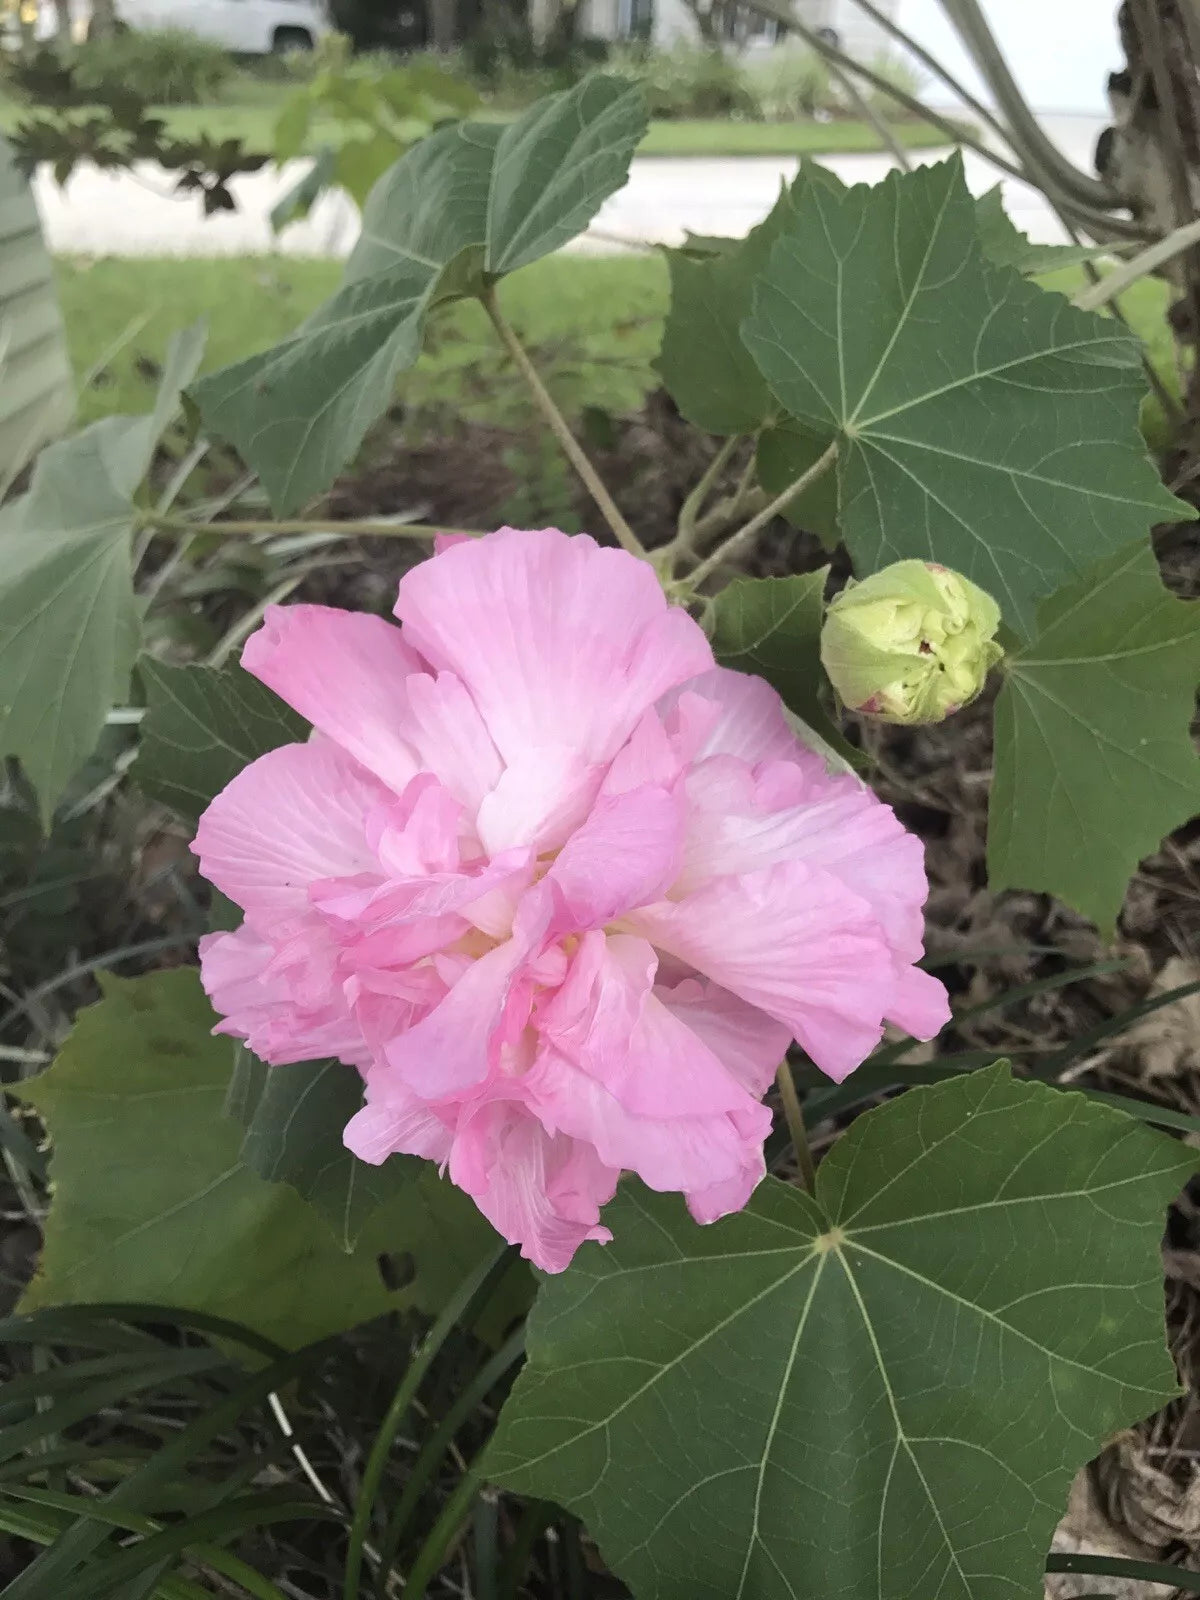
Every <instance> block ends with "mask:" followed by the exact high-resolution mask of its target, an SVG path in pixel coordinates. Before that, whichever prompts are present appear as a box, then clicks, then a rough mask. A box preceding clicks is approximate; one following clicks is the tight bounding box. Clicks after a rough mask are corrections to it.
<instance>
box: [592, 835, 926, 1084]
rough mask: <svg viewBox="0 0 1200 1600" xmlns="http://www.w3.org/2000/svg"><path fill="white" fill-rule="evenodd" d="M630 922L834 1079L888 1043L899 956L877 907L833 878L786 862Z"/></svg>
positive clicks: (630, 918) (721, 882)
mask: <svg viewBox="0 0 1200 1600" xmlns="http://www.w3.org/2000/svg"><path fill="white" fill-rule="evenodd" d="M624 922H625V925H626V926H627V927H628V928H629V929H630V930H631V931H632V932H634V933H637V934H641V935H642V936H643V937H644V938H646V939H649V940H650V941H651V943H653V944H655V945H657V946H658V947H659V948H660V949H663V950H666V951H669V952H670V953H671V954H672V955H675V956H678V957H679V959H680V960H682V961H686V962H688V963H689V964H690V965H691V966H693V967H694V968H695V969H696V970H697V971H698V972H700V973H702V974H703V975H704V976H705V977H708V978H711V979H712V980H713V982H714V983H717V984H720V986H721V987H722V988H725V989H729V990H731V991H732V992H733V993H734V994H736V995H739V996H740V997H741V998H742V999H743V1000H745V1001H748V1002H749V1004H750V1005H753V1006H757V1007H758V1008H759V1009H760V1010H762V1011H765V1012H766V1013H767V1014H768V1015H769V1016H772V1017H774V1018H775V1019H776V1020H777V1021H779V1022H783V1023H786V1024H787V1026H788V1027H789V1028H790V1029H791V1030H792V1033H793V1034H794V1036H795V1037H796V1039H798V1040H799V1042H800V1044H801V1045H802V1046H803V1047H804V1049H805V1050H807V1052H808V1054H809V1055H810V1056H811V1057H812V1059H813V1061H815V1062H816V1064H817V1066H818V1067H820V1068H821V1070H822V1071H823V1072H825V1073H827V1074H828V1075H829V1077H831V1078H834V1079H836V1080H838V1081H840V1080H841V1079H842V1078H844V1077H846V1076H847V1074H849V1073H851V1072H853V1071H854V1069H855V1067H857V1066H858V1065H859V1064H860V1063H861V1062H862V1061H863V1060H864V1059H865V1058H866V1056H867V1055H869V1054H870V1052H871V1050H872V1049H874V1047H875V1045H876V1044H877V1043H878V1042H879V1039H880V1036H881V1034H882V1031H883V1016H884V1009H885V1007H886V1005H887V1002H888V999H889V998H890V995H891V992H892V986H893V975H894V973H893V962H892V956H891V952H890V950H889V949H888V946H887V942H886V940H885V939H884V936H883V932H882V930H881V929H880V927H879V924H878V922H877V921H876V920H875V918H874V916H873V915H872V913H871V909H870V907H869V906H868V905H867V904H866V902H865V901H864V900H862V899H860V898H859V896H858V895H855V894H853V893H852V892H851V891H850V890H849V889H847V888H846V887H845V886H844V885H843V884H841V883H839V882H838V880H837V879H836V878H835V877H833V875H832V874H831V873H828V872H823V871H821V870H820V869H819V868H816V867H810V866H808V865H807V864H806V863H805V862H802V861H786V862H781V863H779V864H778V865H776V866H773V867H767V868H765V869H763V870H762V871H759V872H750V873H746V874H745V875H744V876H742V877H740V878H718V879H717V880H716V881H715V882H713V883H711V884H708V885H707V886H706V887H705V888H703V889H700V890H698V891H697V892H696V893H694V894H690V895H687V896H686V897H685V898H684V899H682V900H679V901H674V902H668V901H663V902H662V903H661V904H659V905H657V906H651V907H648V908H646V909H645V910H642V911H636V912H633V913H632V914H631V915H630V916H628V917H626V918H625V919H624Z"/></svg>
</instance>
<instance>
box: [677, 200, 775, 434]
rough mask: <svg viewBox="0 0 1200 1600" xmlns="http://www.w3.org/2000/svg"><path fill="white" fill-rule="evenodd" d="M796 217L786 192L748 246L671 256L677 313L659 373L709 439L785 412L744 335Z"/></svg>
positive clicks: (731, 243) (706, 243)
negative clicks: (776, 249)
mask: <svg viewBox="0 0 1200 1600" xmlns="http://www.w3.org/2000/svg"><path fill="white" fill-rule="evenodd" d="M793 211H794V198H793V191H792V190H789V189H784V190H783V191H782V192H781V194H780V196H779V199H778V200H777V201H776V202H775V204H774V206H773V207H772V209H771V213H770V215H769V216H768V217H767V218H766V219H765V220H764V221H763V222H760V223H759V225H758V226H757V227H756V228H752V229H751V231H750V233H749V234H748V235H747V236H746V238H745V239H744V240H741V241H735V240H732V239H728V240H716V239H708V240H700V241H696V242H695V243H690V244H689V245H687V246H685V247H684V248H683V249H682V250H672V251H670V252H669V254H668V256H667V261H668V263H669V265H670V270H671V311H670V315H669V316H668V318H667V324H666V327H665V328H664V329H663V343H662V352H661V354H660V355H659V358H658V370H659V372H660V373H661V374H662V380H663V383H664V384H665V385H666V388H667V390H668V392H669V393H670V395H671V398H672V400H674V402H675V404H676V405H677V406H678V407H679V409H680V411H681V412H682V413H683V415H684V416H685V417H686V418H687V420H688V421H689V422H691V423H694V424H695V426H696V427H697V428H703V429H704V431H705V432H706V433H719V434H730V433H753V432H754V431H755V430H757V429H758V428H761V427H764V426H765V425H766V424H767V423H769V422H771V421H773V420H774V418H775V416H776V415H777V414H778V412H779V407H778V406H777V405H776V402H775V400H774V397H773V396H772V394H771V391H770V390H769V389H768V388H767V385H766V382H765V380H764V379H763V377H762V374H761V373H760V372H759V370H758V367H757V366H756V365H755V363H754V361H753V359H752V358H751V355H750V352H749V351H748V350H747V349H746V347H745V345H744V344H743V343H742V335H741V329H742V323H743V322H744V321H745V319H746V317H748V316H749V314H750V305H751V294H752V292H753V289H754V284H755V281H756V280H757V279H758V277H759V276H760V274H761V273H762V272H763V271H764V270H765V269H766V265H767V262H768V260H769V259H770V255H771V250H772V248H773V246H774V244H775V241H776V240H777V239H778V238H779V236H780V235H781V233H782V232H783V230H784V228H785V227H786V226H787V224H788V222H789V220H790V219H791V217H792V214H793ZM701 328H703V329H704V336H703V337H699V336H698V335H699V330H700V329H701Z"/></svg>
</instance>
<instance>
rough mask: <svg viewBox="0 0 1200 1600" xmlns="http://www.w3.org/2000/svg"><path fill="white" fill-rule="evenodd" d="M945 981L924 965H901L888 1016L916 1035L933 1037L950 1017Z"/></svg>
mask: <svg viewBox="0 0 1200 1600" xmlns="http://www.w3.org/2000/svg"><path fill="white" fill-rule="evenodd" d="M950 1016H951V1012H950V997H949V996H948V995H947V993H946V989H945V985H944V984H942V983H939V981H938V980H937V979H936V978H935V977H934V976H933V974H932V973H930V972H925V971H924V970H923V969H922V968H921V967H902V968H901V969H900V971H899V973H898V974H897V976H896V983H895V987H894V988H893V990H892V997H891V999H890V1000H889V1002H888V1008H887V1019H888V1021H889V1022H894V1023H895V1025H896V1026H897V1027H898V1028H903V1030H904V1032H905V1033H908V1034H911V1035H912V1037H913V1038H914V1039H934V1038H936V1037H937V1035H938V1034H939V1033H941V1031H942V1029H943V1028H944V1027H945V1026H946V1024H947V1023H948V1022H949V1021H950Z"/></svg>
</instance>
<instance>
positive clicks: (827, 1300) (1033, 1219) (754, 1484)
mask: <svg viewBox="0 0 1200 1600" xmlns="http://www.w3.org/2000/svg"><path fill="white" fill-rule="evenodd" d="M1195 1164H1196V1163H1195V1158H1194V1156H1193V1155H1192V1154H1191V1153H1190V1152H1188V1151H1186V1150H1184V1149H1183V1148H1182V1147H1181V1146H1180V1145H1178V1144H1177V1143H1175V1142H1173V1141H1172V1140H1169V1139H1167V1138H1164V1137H1163V1136H1162V1135H1159V1134H1155V1133H1152V1132H1150V1131H1148V1130H1147V1129H1145V1128H1143V1127H1141V1126H1139V1125H1138V1124H1137V1123H1136V1122H1133V1121H1131V1120H1130V1119H1129V1118H1127V1117H1124V1116H1122V1115H1121V1114H1120V1113H1117V1112H1113V1111H1111V1110H1109V1109H1108V1108H1107V1107H1102V1106H1097V1105H1094V1104H1092V1103H1091V1102H1089V1101H1087V1100H1085V1099H1083V1097H1082V1096H1077V1095H1071V1094H1059V1093H1055V1092H1054V1091H1053V1090H1051V1089H1048V1088H1045V1087H1043V1086H1041V1085H1035V1084H1029V1083H1020V1082H1016V1081H1014V1080H1013V1079H1012V1077H1011V1076H1010V1074H1009V1072H1008V1070H1007V1067H1006V1066H1004V1065H1003V1064H1000V1065H998V1066H996V1067H993V1068H990V1069H987V1070H984V1071H980V1072H978V1073H975V1074H972V1075H969V1076H965V1077H959V1078H956V1079H953V1080H952V1081H951V1082H949V1083H945V1084H940V1085H938V1086H937V1087H934V1088H929V1089H913V1090H910V1091H909V1092H908V1093H906V1094H905V1095H903V1096H901V1097H900V1098H899V1099H897V1100H894V1101H891V1102H890V1103H889V1104H887V1105H885V1106H882V1107H880V1108H879V1109H877V1110H875V1111H871V1112H868V1113H867V1114H866V1115H865V1116H862V1117H860V1118H859V1119H858V1120H857V1121H856V1122H855V1123H854V1124H853V1126H852V1127H851V1129H850V1130H849V1132H848V1133H846V1134H845V1135H844V1136H843V1137H842V1139H841V1140H840V1141H839V1142H838V1143H837V1144H836V1145H835V1146H834V1148H833V1150H832V1152H831V1153H830V1154H829V1155H828V1156H827V1157H826V1159H825V1161H824V1162H823V1163H822V1165H821V1168H820V1170H819V1172H818V1176H817V1194H816V1199H815V1200H814V1199H810V1198H809V1196H808V1195H806V1194H804V1193H802V1192H801V1191H799V1190H797V1189H793V1188H789V1187H788V1186H787V1185H785V1184H783V1183H780V1182H778V1181H776V1180H773V1179H770V1178H768V1179H766V1180H765V1181H764V1182H763V1183H762V1184H761V1185H760V1187H759V1189H758V1190H757V1191H756V1193H755V1195H754V1198H753V1199H752V1201H751V1203H750V1205H749V1206H748V1207H747V1209H746V1210H745V1211H744V1212H742V1213H740V1214H738V1215H735V1216H730V1217H726V1218H725V1219H724V1220H723V1221H721V1222H719V1223H717V1224H715V1225H714V1226H713V1227H710V1228H697V1227H696V1226H695V1224H694V1223H693V1222H691V1221H690V1220H689V1218H688V1217H687V1214H686V1212H685V1210H684V1208H683V1206H682V1205H681V1204H680V1203H679V1202H678V1201H677V1199H676V1197H674V1196H670V1197H668V1196H663V1195H657V1194H651V1193H648V1192H647V1191H645V1190H643V1189H640V1188H636V1187H633V1186H632V1185H630V1184H628V1183H626V1184H625V1185H623V1186H622V1189H621V1191H620V1192H619V1194H618V1197H617V1199H616V1201H615V1202H614V1203H613V1205H612V1206H611V1207H610V1208H609V1209H608V1211H607V1212H606V1214H605V1220H606V1222H608V1224H609V1225H610V1226H611V1227H612V1229H613V1233H614V1243H613V1244H612V1245H610V1246H608V1247H607V1248H601V1247H598V1246H592V1245H585V1246H584V1247H583V1249H582V1250H581V1251H580V1253H579V1255H578V1256H577V1257H576V1261H575V1264H574V1265H573V1266H572V1267H571V1268H570V1269H569V1270H568V1271H567V1272H565V1273H563V1274H562V1275H561V1276H560V1277H557V1278H553V1279H548V1280H546V1281H545V1282H544V1283H543V1286H542V1289H541V1291H540V1294H539V1298H538V1304H537V1306H536V1307H535V1309H534V1312H533V1314H532V1316H531V1319H530V1324H529V1339H528V1349H529V1364H528V1366H527V1367H526V1369H525V1371H524V1373H523V1374H522V1376H521V1377H520V1378H519V1379H518V1381H517V1384H516V1386H515V1388H514V1390H513V1392H512V1395H511V1397H510V1399H509V1400H508V1402H507V1404H506V1405H505V1407H504V1410H503V1412H502V1414H501V1419H500V1425H499V1428H498V1431H497V1434H496V1436H495V1439H494V1442H493V1444H492V1446H491V1451H490V1455H489V1458H488V1469H489V1472H490V1474H491V1476H492V1477H493V1478H494V1479H495V1480H496V1481H497V1482H498V1483H500V1484H501V1485H502V1486H504V1487H506V1488H509V1489H512V1490H514V1491H516V1492H517V1493H520V1494H528V1495H548V1496H553V1498H554V1499H555V1500H557V1501H559V1502H560V1503H562V1504H565V1505H566V1506H568V1507H569V1508H570V1509H571V1510H572V1511H575V1512H577V1513H578V1514H579V1515H580V1516H582V1517H583V1519H584V1520H585V1522H586V1523H587V1524H588V1526H589V1528H590V1530H591V1531H592V1533H593V1534H594V1535H595V1537H596V1538H597V1540H598V1542H599V1545H600V1548H601V1551H602V1552H603V1554H604V1556H605V1559H606V1560H607V1561H608V1563H609V1564H610V1566H611V1567H612V1568H613V1569H614V1571H615V1572H616V1573H617V1574H618V1575H619V1576H620V1577H621V1578H622V1579H623V1580H624V1581H625V1582H626V1583H627V1584H628V1585H629V1586H630V1587H631V1588H632V1589H633V1591H634V1593H635V1594H636V1595H637V1596H638V1600H750V1597H753V1600H796V1597H797V1596H810V1595H811V1596H818V1595H819V1596H821V1600H913V1597H916V1596H921V1597H926V1596H928V1597H932V1596H935V1595H936V1596H939V1597H941V1600H1017V1597H1018V1596H1028V1597H1029V1600H1034V1597H1035V1596H1040V1595H1041V1592H1042V1588H1041V1572H1042V1566H1043V1562H1044V1559H1045V1553H1046V1549H1047V1547H1048V1545H1049V1543H1050V1537H1051V1534H1052V1532H1053V1530H1054V1527H1055V1524H1056V1522H1057V1520H1058V1518H1059V1516H1060V1515H1061V1512H1062V1508H1063V1505H1064V1503H1065V1501H1066V1498H1067V1492H1068V1489H1069V1487H1070V1483H1071V1480H1072V1477H1073V1476H1074V1473H1075V1471H1076V1470H1077V1468H1078V1467H1080V1466H1082V1465H1083V1463H1084V1462H1085V1461H1087V1460H1088V1459H1089V1457H1090V1456H1091V1455H1093V1454H1094V1453H1095V1451H1096V1449H1097V1448H1098V1447H1099V1445H1100V1443H1101V1442H1102V1441H1103V1440H1104V1439H1105V1438H1106V1437H1108V1436H1109V1435H1111V1434H1112V1433H1113V1432H1115V1431H1116V1430H1117V1429H1118V1428H1121V1427H1124V1426H1126V1425H1127V1424H1129V1423H1132V1422H1133V1421H1134V1420H1136V1419H1137V1418H1139V1417H1142V1416H1144V1415H1146V1414H1147V1413H1148V1412H1150V1411H1152V1410H1154V1409H1155V1408H1156V1407H1157V1406H1159V1405H1160V1404H1161V1403H1163V1402H1164V1401H1165V1400H1167V1399H1169V1398H1171V1397H1172V1396H1173V1395H1174V1394H1175V1393H1176V1392H1177V1391H1176V1388H1175V1384H1174V1373H1173V1368H1172V1365H1171V1362H1170V1360H1169V1357H1168V1354H1167V1349H1166V1341H1165V1336H1164V1328H1163V1309H1162V1271H1161V1265H1160V1259H1159V1241H1160V1237H1161V1233H1162V1226H1163V1211H1164V1208H1165V1206H1166V1205H1167V1202H1168V1201H1169V1200H1170V1199H1171V1197H1172V1196H1173V1194H1174V1193H1175V1192H1176V1191H1177V1189H1178V1188H1179V1186H1180V1185H1181V1184H1182V1183H1183V1182H1184V1181H1185V1180H1186V1179H1187V1177H1188V1176H1189V1174H1190V1173H1191V1172H1192V1171H1193V1170H1194V1169H1195Z"/></svg>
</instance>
